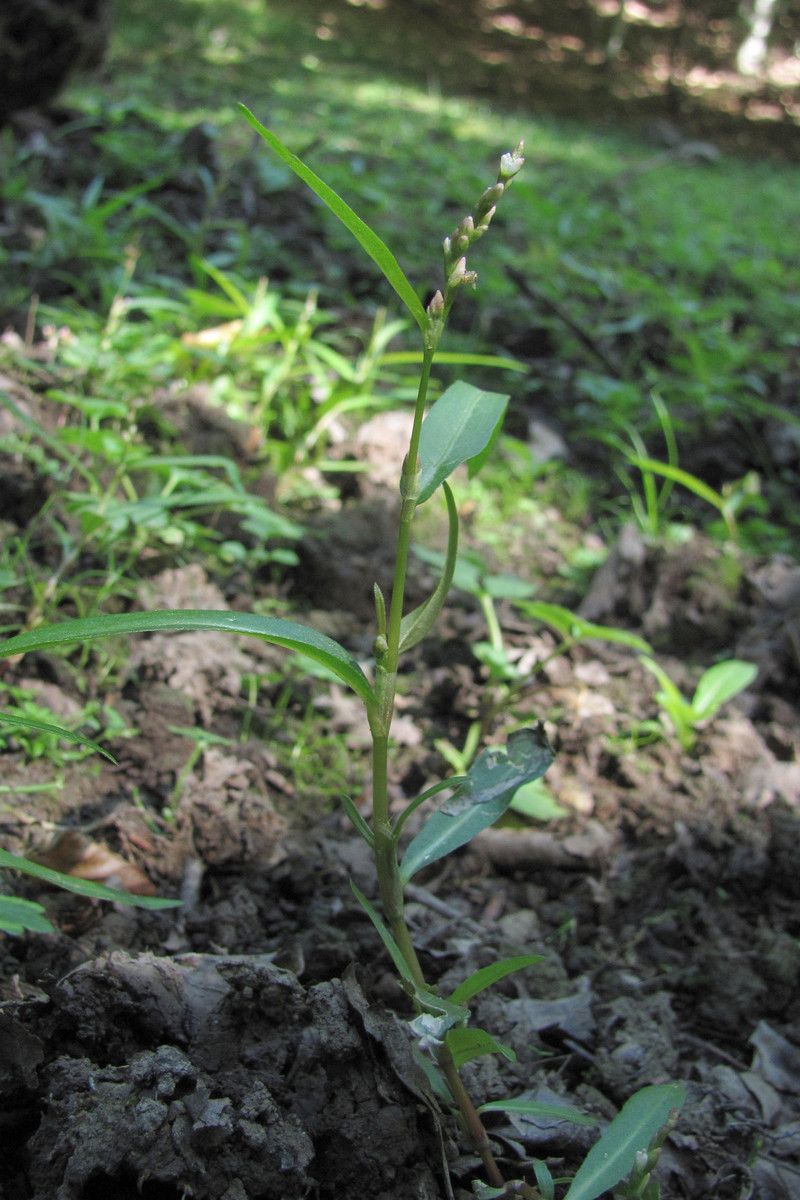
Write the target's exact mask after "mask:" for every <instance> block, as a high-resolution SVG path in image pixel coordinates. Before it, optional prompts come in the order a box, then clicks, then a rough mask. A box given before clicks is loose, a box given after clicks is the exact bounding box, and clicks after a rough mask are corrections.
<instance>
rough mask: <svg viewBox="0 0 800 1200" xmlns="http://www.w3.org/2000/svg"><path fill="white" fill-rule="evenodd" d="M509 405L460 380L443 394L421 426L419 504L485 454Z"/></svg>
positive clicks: (505, 399) (495, 395) (497, 397)
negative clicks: (464, 467) (458, 469)
mask: <svg viewBox="0 0 800 1200" xmlns="http://www.w3.org/2000/svg"><path fill="white" fill-rule="evenodd" d="M507 404H508V396H501V395H500V394H499V393H498V392H484V391H481V389H480V388H476V387H473V386H472V385H471V384H469V383H462V382H461V381H460V380H459V381H458V382H456V383H453V384H451V385H450V387H449V388H447V390H446V391H445V392H443V393H442V395H441V396H440V397H439V399H438V400H437V401H436V403H435V404H434V405H433V407H432V408H431V410H430V412H429V413H428V415H427V416H426V418H425V420H424V421H423V422H422V430H421V433H420V439H419V457H420V462H421V463H422V485H421V488H420V494H419V500H418V503H419V504H424V502H425V501H426V500H428V499H429V498H430V497H431V496H432V495H433V493H434V492H435V491H436V489H437V487H438V486H439V484H440V483H442V482H443V481H444V480H445V479H447V477H448V475H451V474H452V472H453V471H455V469H456V467H460V466H461V464H462V463H465V462H469V460H470V459H472V458H477V457H478V455H479V454H480V453H481V451H483V450H485V448H486V447H487V446H488V445H489V443H490V441H491V440H492V438H493V437H494V436H495V434H496V432H497V431H498V429H499V427H500V423H501V421H502V420H503V416H504V414H505V411H506V405H507Z"/></svg>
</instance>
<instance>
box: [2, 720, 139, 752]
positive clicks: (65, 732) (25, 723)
mask: <svg viewBox="0 0 800 1200" xmlns="http://www.w3.org/2000/svg"><path fill="white" fill-rule="evenodd" d="M0 725H17V726H22V728H23V729H41V731H42V733H54V734H56V736H57V737H60V738H65V739H66V741H68V742H78V743H79V744H81V745H83V746H90V747H91V749H92V750H95V751H96V752H97V753H98V754H103V755H105V757H106V758H108V759H110V760H111V762H113V763H115V762H116V761H117V760H116V759H115V758H114V755H113V754H109V753H108V751H107V750H104V749H103V747H102V746H98V744H97V742H92V741H90V740H89V738H87V737H83V735H82V734H80V733H73V732H72V730H71V729H62V728H61V726H60V725H49V724H48V723H47V722H46V721H36V720H35V719H34V718H33V717H18V716H16V715H15V714H13V713H6V712H0Z"/></svg>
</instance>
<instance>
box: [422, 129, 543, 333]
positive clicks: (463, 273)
mask: <svg viewBox="0 0 800 1200" xmlns="http://www.w3.org/2000/svg"><path fill="white" fill-rule="evenodd" d="M522 147H523V143H522V142H520V144H519V145H518V146H517V148H516V150H512V151H510V152H509V153H508V154H504V155H503V157H502V158H501V159H500V172H499V174H498V176H497V183H495V184H492V186H491V187H489V188H487V189H486V191H485V192H484V193H483V194H482V195H481V196H480V198H479V200H478V202H477V204H476V205H475V208H474V211H473V212H472V213H471V214H470V215H469V216H467V217H464V220H463V221H462V222H461V223H460V224H459V225H458V226H457V227H456V229H455V230H454V232H453V234H452V235H451V236H450V237H446V238H445V239H444V247H443V249H444V277H445V287H444V295H442V293H441V292H437V293H436V295H435V296H434V297H433V299H432V300H431V302H430V304H429V305H428V316H429V317H430V318H431V320H432V322H433V323H434V325H435V326H436V327H438V329H439V331H441V327H442V325H443V324H444V320H445V317H446V316H447V314H448V312H449V311H450V306H451V304H452V303H453V300H454V299H455V294H456V292H457V291H458V289H459V288H460V287H461V286H462V285H463V284H465V283H466V284H469V285H470V286H471V287H474V286H475V284H476V282H477V279H478V276H477V273H476V272H475V271H468V270H467V258H466V254H467V250H469V248H470V246H472V244H473V243H474V242H477V240H478V238H481V237H483V235H484V234H485V233H486V230H487V229H488V228H489V222H490V221H491V219H492V217H493V216H494V214H495V211H496V209H497V203H498V201H499V199H500V197H501V196H502V195H503V193H504V192H505V190H506V188H507V187H508V185H509V183H510V182H511V180H512V179H513V178H514V176H515V175H516V174H517V172H518V171H519V170H520V168H521V166H522V164H523V163H524V161H525V159H524V158H523V157H522Z"/></svg>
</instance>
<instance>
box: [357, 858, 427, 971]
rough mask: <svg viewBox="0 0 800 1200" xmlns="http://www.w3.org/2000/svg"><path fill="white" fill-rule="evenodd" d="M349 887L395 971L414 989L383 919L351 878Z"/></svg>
mask: <svg viewBox="0 0 800 1200" xmlns="http://www.w3.org/2000/svg"><path fill="white" fill-rule="evenodd" d="M350 887H351V890H352V892H353V895H354V896H355V898H356V900H357V901H358V903H359V904H360V905H361V907H362V908H363V910H364V912H365V913H366V914H367V916H368V917H369V919H370V921H372V924H373V925H374V926H375V928H376V929H377V931H378V933H379V935H380V939H381V941H382V942H383V944H384V946H385V947H386V949H387V950H388V951H389V954H390V955H391V958H392V962H393V963H394V965H395V966H396V967H397V972H398V974H399V976H400V978H401V979H404V980H405V981H406V983H407V984H409V985H410V987H412V988H414V989H415V990H416V986H417V985H416V983H415V981H414V976H413V975H412V974H411V971H410V970H409V968H408V963H407V962H406V960H405V959H404V958H403V955H402V953H401V950H400V947H399V946H398V944H397V942H396V941H395V940H394V938H393V937H392V935H391V933H390V932H389V930H388V929H387V928H386V926H385V925H384V923H383V921H382V920H381V919H380V917H379V916H378V914H377V912H376V911H375V908H374V907H373V905H372V904H370V902H369V900H368V899H367V897H366V896H365V895H364V893H363V892H361V891H359V889H358V888H357V887H356V885H355V884H354V883H353V881H352V879H351V880H350Z"/></svg>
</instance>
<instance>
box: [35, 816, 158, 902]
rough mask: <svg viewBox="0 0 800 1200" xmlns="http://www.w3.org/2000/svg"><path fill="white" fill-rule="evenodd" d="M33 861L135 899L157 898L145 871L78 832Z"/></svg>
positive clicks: (62, 838)
mask: <svg viewBox="0 0 800 1200" xmlns="http://www.w3.org/2000/svg"><path fill="white" fill-rule="evenodd" d="M31 860H32V861H33V862H36V863H38V864H39V865H40V866H42V867H49V868H50V869H51V870H52V871H61V873H62V874H63V875H72V876H73V878H75V879H89V880H91V881H92V882H93V883H104V884H106V885H107V886H108V887H115V888H118V889H120V890H121V891H123V892H131V893H132V894H133V895H134V896H154V895H155V892H156V889H155V887H154V886H153V884H152V883H151V882H150V880H149V879H148V878H147V876H146V875H145V874H143V872H142V871H140V870H139V868H138V867H137V866H135V865H134V864H133V863H132V862H128V861H127V860H126V859H124V858H123V857H122V856H121V855H120V854H115V853H114V851H113V850H109V848H108V846H104V845H103V843H102V842H93V841H92V840H91V839H90V838H87V837H86V836H85V835H84V834H82V833H79V832H78V831H77V830H75V829H70V830H67V832H66V833H62V834H61V835H60V836H59V837H58V838H56V840H55V841H54V842H53V843H52V845H50V846H49V847H48V848H47V849H46V850H43V851H41V852H39V853H38V854H36V855H31Z"/></svg>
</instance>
